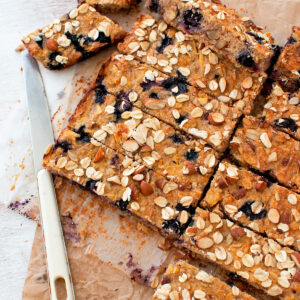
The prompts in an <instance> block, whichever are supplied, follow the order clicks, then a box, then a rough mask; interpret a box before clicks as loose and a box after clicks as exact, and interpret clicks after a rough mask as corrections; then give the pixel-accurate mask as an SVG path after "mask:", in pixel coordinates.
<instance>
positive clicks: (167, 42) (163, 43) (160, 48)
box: [156, 35, 173, 53]
mask: <svg viewBox="0 0 300 300" xmlns="http://www.w3.org/2000/svg"><path fill="white" fill-rule="evenodd" d="M172 44H173V39H172V38H170V37H169V36H168V35H165V37H164V38H163V39H162V41H161V45H160V46H158V47H156V51H157V52H158V53H164V50H165V48H166V47H168V46H169V45H172Z"/></svg>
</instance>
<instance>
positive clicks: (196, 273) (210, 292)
mask: <svg viewBox="0 0 300 300" xmlns="http://www.w3.org/2000/svg"><path fill="white" fill-rule="evenodd" d="M163 282H164V283H161V284H160V285H159V286H158V287H157V289H156V291H155V294H154V296H153V298H152V300H159V299H191V297H193V299H224V300H231V299H242V300H254V298H253V297H252V296H250V295H248V294H247V293H244V292H242V291H240V290H239V288H237V287H236V286H234V285H233V286H232V287H230V286H229V285H227V284H226V283H225V282H223V281H221V280H220V279H218V278H217V277H214V276H212V275H210V274H208V273H206V272H205V271H202V270H200V269H198V268H196V267H194V266H192V265H190V264H188V263H186V262H184V261H179V262H177V263H175V264H170V265H169V266H168V268H167V270H166V272H165V274H164V277H163Z"/></svg>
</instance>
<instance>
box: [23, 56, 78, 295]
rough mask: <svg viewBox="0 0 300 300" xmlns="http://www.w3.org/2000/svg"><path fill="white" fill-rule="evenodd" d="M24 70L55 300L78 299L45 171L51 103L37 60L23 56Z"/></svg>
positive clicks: (50, 277) (51, 138) (51, 139)
mask: <svg viewBox="0 0 300 300" xmlns="http://www.w3.org/2000/svg"><path fill="white" fill-rule="evenodd" d="M22 58H23V70H24V76H25V87H26V95H27V107H28V113H29V118H30V129H31V138H32V144H33V161H34V169H35V174H36V177H37V182H38V189H39V196H40V213H41V221H42V225H43V232H44V241H45V248H46V255H47V265H48V274H49V284H50V295H51V299H52V300H57V299H59V298H63V299H67V300H73V299H75V296H74V290H73V285H72V278H71V273H70V268H69V263H68V256H67V251H66V246H65V242H64V237H63V232H62V227H61V223H60V217H59V211H58V206H57V200H56V194H55V188H54V185H53V180H52V176H51V174H50V173H49V172H48V171H47V170H45V169H44V168H43V156H44V153H45V150H46V149H47V147H48V146H49V145H50V144H53V143H54V137H53V131H52V124H51V120H50V115H49V108H48V101H47V97H46V94H45V90H44V85H43V80H42V77H41V74H40V72H39V67H38V64H37V62H36V61H35V59H33V58H32V57H31V56H29V55H28V54H27V53H26V52H25V53H23V57H22Z"/></svg>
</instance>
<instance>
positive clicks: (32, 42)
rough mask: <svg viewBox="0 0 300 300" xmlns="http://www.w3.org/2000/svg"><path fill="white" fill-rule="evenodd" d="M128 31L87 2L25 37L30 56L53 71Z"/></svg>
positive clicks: (107, 43)
mask: <svg viewBox="0 0 300 300" xmlns="http://www.w3.org/2000/svg"><path fill="white" fill-rule="evenodd" d="M125 35H126V31H125V30H124V29H123V28H122V27H121V26H119V25H118V24H117V23H115V22H114V21H112V20H110V19H109V18H107V17H105V16H103V15H101V14H100V13H98V12H97V11H96V10H95V9H94V8H93V7H92V6H90V5H88V4H87V3H84V4H82V5H80V6H79V7H78V8H75V9H73V10H71V11H70V12H69V13H68V14H66V15H64V16H63V17H61V18H60V19H56V20H54V21H53V22H52V23H50V24H48V25H47V26H44V27H43V28H42V29H37V30H36V31H34V32H32V33H31V34H29V35H28V36H27V37H25V38H23V40H22V41H23V43H24V45H25V47H26V48H27V49H28V52H29V54H30V55H32V56H33V57H34V58H35V59H37V60H38V61H40V62H41V63H42V64H43V65H44V66H45V67H46V68H48V69H50V70H60V69H63V68H66V67H69V66H71V65H73V64H75V63H77V62H78V61H80V60H83V59H86V58H88V57H90V56H92V55H94V54H96V53H97V52H99V51H100V50H101V49H102V48H103V47H106V46H108V45H111V44H113V43H115V42H117V41H119V40H121V39H122V38H123V37H124V36H125Z"/></svg>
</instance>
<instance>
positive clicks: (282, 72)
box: [272, 26, 300, 93]
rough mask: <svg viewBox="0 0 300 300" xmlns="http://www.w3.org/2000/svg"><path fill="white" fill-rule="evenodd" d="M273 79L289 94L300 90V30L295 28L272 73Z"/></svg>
mask: <svg viewBox="0 0 300 300" xmlns="http://www.w3.org/2000/svg"><path fill="white" fill-rule="evenodd" d="M272 78H273V79H274V80H276V81H278V82H279V83H280V85H281V86H282V88H283V89H284V90H285V91H287V92H291V93H293V92H296V91H298V90H299V88H300V28H299V27H296V26H294V27H293V29H292V35H291V36H290V37H289V39H288V41H287V43H286V45H285V47H284V49H283V51H282V53H281V55H280V56H279V59H278V61H277V63H276V65H275V68H274V71H273V73H272Z"/></svg>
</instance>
